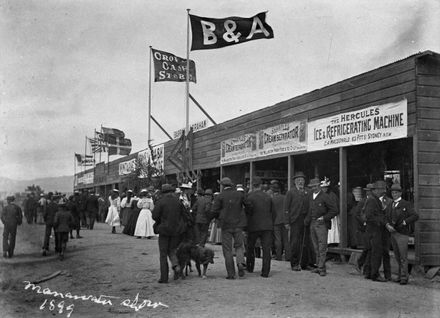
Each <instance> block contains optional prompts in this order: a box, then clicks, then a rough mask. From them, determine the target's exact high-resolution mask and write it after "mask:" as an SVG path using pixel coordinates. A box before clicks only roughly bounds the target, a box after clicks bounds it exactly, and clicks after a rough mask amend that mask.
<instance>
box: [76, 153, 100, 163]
mask: <svg viewBox="0 0 440 318" xmlns="http://www.w3.org/2000/svg"><path fill="white" fill-rule="evenodd" d="M75 157H76V161H78V165H81V166H93V164H94V163H95V160H94V159H93V156H91V155H85V156H84V155H81V154H79V153H75Z"/></svg>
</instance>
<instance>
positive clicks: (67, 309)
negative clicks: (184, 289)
mask: <svg viewBox="0 0 440 318" xmlns="http://www.w3.org/2000/svg"><path fill="white" fill-rule="evenodd" d="M23 283H25V286H24V289H25V290H27V289H30V290H32V291H35V292H36V293H37V294H42V295H47V296H51V297H54V298H55V299H50V298H45V299H44V301H43V303H42V304H41V306H40V310H49V311H51V312H58V313H59V314H63V313H66V317H67V318H70V316H71V315H72V313H73V309H74V308H75V304H74V303H68V302H67V301H65V300H64V299H69V300H81V301H90V302H92V303H95V304H99V305H102V306H113V302H115V304H116V303H117V302H118V303H119V304H120V305H121V306H124V307H127V308H130V309H133V310H134V311H139V310H141V309H142V308H145V307H147V308H148V307H150V308H157V307H165V308H168V305H166V304H164V303H162V302H153V301H151V300H149V299H143V300H140V299H139V293H137V294H136V297H135V298H134V299H133V300H132V299H124V300H122V301H120V299H121V297H116V296H107V295H99V297H96V296H94V295H72V293H70V292H67V293H61V292H57V291H52V290H50V289H49V288H42V287H41V286H39V285H35V284H33V283H31V282H29V281H24V282H23Z"/></svg>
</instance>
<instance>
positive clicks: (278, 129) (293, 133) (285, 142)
mask: <svg viewBox="0 0 440 318" xmlns="http://www.w3.org/2000/svg"><path fill="white" fill-rule="evenodd" d="M306 127H307V124H306V121H305V120H304V121H294V122H290V123H284V124H280V125H277V126H273V127H270V128H266V129H263V130H260V131H259V132H258V157H264V156H269V155H276V154H282V153H291V152H300V151H305V150H307V140H306V132H307V128H306Z"/></svg>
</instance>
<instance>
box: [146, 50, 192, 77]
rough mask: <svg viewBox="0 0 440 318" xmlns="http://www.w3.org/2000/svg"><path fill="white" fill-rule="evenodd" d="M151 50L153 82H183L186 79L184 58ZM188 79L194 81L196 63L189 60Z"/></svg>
mask: <svg viewBox="0 0 440 318" xmlns="http://www.w3.org/2000/svg"><path fill="white" fill-rule="evenodd" d="M151 50H152V53H153V54H152V55H153V62H154V81H155V82H166V81H171V82H185V81H186V59H183V58H181V57H178V56H175V55H174V54H171V53H167V52H164V51H159V50H155V49H151ZM189 80H190V82H194V83H196V82H197V80H196V63H194V61H193V60H189Z"/></svg>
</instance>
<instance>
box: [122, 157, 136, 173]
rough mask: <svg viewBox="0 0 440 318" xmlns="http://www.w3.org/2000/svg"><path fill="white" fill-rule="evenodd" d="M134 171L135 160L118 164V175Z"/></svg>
mask: <svg viewBox="0 0 440 318" xmlns="http://www.w3.org/2000/svg"><path fill="white" fill-rule="evenodd" d="M135 170H136V159H131V160H127V161H124V162H120V163H119V175H120V176H123V175H126V174H130V173H132V172H133V171H135Z"/></svg>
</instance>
